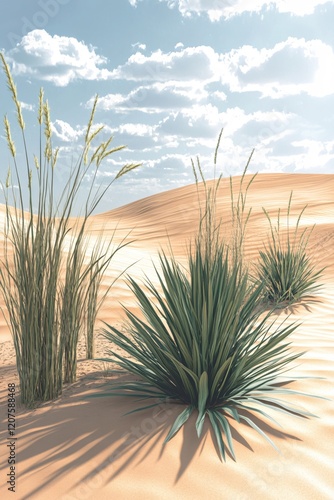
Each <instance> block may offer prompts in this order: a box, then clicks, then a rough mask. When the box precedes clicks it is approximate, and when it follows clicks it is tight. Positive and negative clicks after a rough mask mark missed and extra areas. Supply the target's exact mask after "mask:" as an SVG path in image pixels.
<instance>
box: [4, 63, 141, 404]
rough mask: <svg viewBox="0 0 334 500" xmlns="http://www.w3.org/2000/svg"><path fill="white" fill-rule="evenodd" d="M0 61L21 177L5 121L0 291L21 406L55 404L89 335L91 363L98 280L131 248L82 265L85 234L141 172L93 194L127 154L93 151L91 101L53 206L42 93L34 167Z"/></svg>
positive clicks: (103, 249)
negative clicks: (98, 212) (119, 188)
mask: <svg viewBox="0 0 334 500" xmlns="http://www.w3.org/2000/svg"><path fill="white" fill-rule="evenodd" d="M1 60H2V64H3V68H4V71H5V75H6V77H7V85H8V88H9V91H10V93H11V96H12V98H13V101H14V104H15V108H16V114H17V122H18V128H19V131H20V132H21V136H22V142H23V152H24V157H25V161H26V177H25V179H24V180H22V174H21V173H20V171H19V166H18V160H17V154H16V147H15V143H14V140H13V138H12V133H11V127H10V123H9V120H8V118H7V117H6V116H5V119H4V125H5V134H6V139H7V144H8V148H9V152H10V155H11V158H12V163H13V166H12V167H10V168H9V170H8V175H7V180H6V184H5V185H4V186H2V190H3V193H4V196H5V210H6V212H5V215H6V218H5V229H4V231H5V234H4V252H3V255H4V257H3V259H2V262H1V267H0V289H1V291H2V294H3V297H4V301H5V305H6V308H7V312H6V313H5V315H6V318H7V320H8V324H9V327H10V330H11V332H12V335H13V339H14V346H15V352H16V363H17V369H18V374H19V379H20V390H21V401H22V403H23V404H25V405H26V406H33V405H35V404H36V402H38V401H46V400H51V399H54V398H55V397H57V396H59V394H60V393H61V391H62V386H63V383H69V382H73V381H74V380H75V377H76V363H77V343H78V339H79V335H80V333H85V334H86V337H87V354H88V357H91V356H93V349H94V345H93V332H94V324H95V320H96V315H97V311H98V309H99V307H100V306H101V301H102V300H103V298H104V296H102V297H100V295H99V286H100V283H101V279H102V277H103V274H104V271H105V270H106V268H107V266H108V265H109V263H110V262H111V259H112V258H113V256H114V255H115V253H116V252H117V251H119V250H120V249H121V248H122V247H123V246H124V245H126V244H128V243H126V242H125V241H124V240H122V242H121V243H120V244H119V245H117V246H115V247H111V241H110V242H109V243H108V244H102V242H98V243H97V244H96V245H95V248H94V249H93V251H92V253H91V258H90V261H89V262H86V260H87V259H86V250H87V246H88V240H87V237H86V236H85V228H86V226H87V222H88V220H89V218H90V216H91V214H92V213H93V211H94V210H95V208H96V207H97V206H98V204H99V203H100V201H101V199H102V198H103V196H104V195H105V193H106V192H107V191H108V189H109V188H110V186H111V184H112V183H113V182H114V181H115V180H116V179H118V178H119V177H121V176H123V175H124V174H126V173H127V172H129V171H131V170H132V169H134V168H136V167H137V166H138V165H137V164H130V165H125V166H124V167H123V168H122V169H121V170H120V171H119V172H118V173H117V174H116V175H115V177H114V178H113V179H112V181H111V182H110V183H109V184H108V185H107V186H105V187H103V186H102V185H101V186H99V187H98V188H97V189H94V186H95V184H96V177H97V172H98V168H99V166H100V164H101V163H102V161H103V160H104V159H105V158H107V157H108V156H109V155H111V154H112V153H115V152H116V151H119V150H121V149H123V148H124V147H125V146H118V147H114V148H112V147H110V143H111V141H112V137H110V138H109V139H108V140H106V141H102V142H100V144H99V145H98V146H95V147H94V146H93V144H94V143H95V141H96V139H97V138H98V136H99V134H101V132H102V130H103V127H98V128H94V126H93V119H94V115H95V111H96V105H97V98H96V99H95V102H94V105H93V109H92V112H91V115H90V119H89V122H88V126H87V131H86V136H85V142H84V146H83V151H82V154H81V156H80V158H79V159H78V162H77V164H76V165H75V166H74V168H73V169H72V170H71V172H70V175H69V178H68V180H67V182H66V185H65V186H64V189H63V194H62V195H61V196H60V197H59V198H58V199H56V195H55V171H56V168H57V158H58V149H55V148H53V146H52V127H51V119H50V110H49V105H48V102H47V101H45V100H44V94H43V90H42V89H41V91H40V94H39V107H38V123H39V127H40V139H39V154H38V156H34V159H33V160H34V161H33V162H32V161H31V158H30V156H29V151H28V148H27V141H26V136H25V122H24V119H23V114H22V109H21V103H20V101H19V100H18V96H17V90H16V86H15V84H14V81H13V78H12V76H11V72H10V69H9V67H8V64H7V63H6V61H5V59H4V56H3V55H2V54H1ZM88 172H89V173H91V172H93V180H92V183H91V187H90V189H89V192H88V196H87V198H86V200H85V203H84V207H83V216H82V217H80V218H79V217H76V218H74V217H72V212H73V207H74V205H75V204H76V202H77V199H78V193H79V191H80V188H81V187H82V184H83V181H84V178H85V176H86V175H87V173H88ZM36 192H37V196H36ZM26 194H27V195H28V196H27V197H26ZM66 245H67V246H69V249H68V250H65V247H66Z"/></svg>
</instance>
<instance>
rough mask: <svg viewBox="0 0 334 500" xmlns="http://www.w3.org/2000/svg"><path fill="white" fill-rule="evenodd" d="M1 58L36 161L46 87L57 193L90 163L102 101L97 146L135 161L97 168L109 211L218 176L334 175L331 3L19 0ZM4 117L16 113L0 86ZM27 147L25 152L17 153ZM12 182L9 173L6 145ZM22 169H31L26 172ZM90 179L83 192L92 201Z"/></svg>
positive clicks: (0, 82)
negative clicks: (84, 160)
mask: <svg viewBox="0 0 334 500" xmlns="http://www.w3.org/2000/svg"><path fill="white" fill-rule="evenodd" d="M1 9H2V13H1V18H0V37H1V38H0V50H1V51H2V53H3V54H4V55H5V57H6V60H7V62H8V64H9V65H10V67H11V70H12V73H13V76H14V79H15V82H16V84H17V89H18V95H19V99H20V100H21V102H22V106H23V112H24V119H25V121H26V124H27V127H26V128H27V138H28V142H29V150H30V152H31V155H32V154H33V153H36V152H37V151H38V142H37V141H36V138H37V135H36V131H37V127H38V124H37V120H36V111H37V104H38V93H39V89H40V87H43V88H44V92H45V96H46V98H47V99H48V101H49V104H50V107H51V120H52V128H53V145H54V146H58V147H59V148H60V153H59V160H58V166H57V169H58V170H57V175H58V177H57V180H58V185H59V186H61V183H62V182H63V181H64V179H65V178H66V173H67V172H68V171H69V168H70V165H71V162H72V161H73V158H74V159H75V158H76V157H77V156H78V154H79V153H80V146H81V145H82V143H83V138H84V135H85V129H86V124H87V120H88V117H89V114H90V109H91V106H92V102H93V99H94V96H95V95H96V94H99V97H100V99H99V104H98V109H97V113H96V119H95V121H96V124H97V125H99V124H105V130H104V132H103V134H104V135H103V134H102V136H101V138H102V139H106V138H107V137H109V136H110V134H112V135H113V136H114V140H113V145H115V146H117V145H121V144H124V145H127V149H125V150H123V151H121V152H119V153H117V154H115V155H114V156H111V157H110V158H109V159H108V160H107V161H106V162H105V163H104V164H102V165H101V167H100V171H99V177H98V181H99V182H101V183H107V182H108V181H110V179H111V178H112V175H113V174H114V173H115V172H117V171H118V170H119V169H120V168H121V167H122V166H123V165H124V163H129V162H136V163H137V162H142V163H143V165H142V166H141V167H140V168H139V169H137V170H135V171H133V172H131V173H129V174H128V175H127V176H126V177H124V178H122V179H121V180H120V181H119V182H117V184H116V183H115V184H114V185H113V187H112V188H111V191H110V193H109V194H108V196H107V197H106V199H105V200H104V202H103V203H102V204H101V205H100V207H99V211H105V210H109V209H112V208H114V207H117V206H120V205H124V204H126V203H129V202H131V201H134V200H136V199H140V198H143V197H145V196H149V195H151V194H155V193H159V192H161V191H165V190H168V189H172V188H176V187H179V186H184V185H187V184H191V183H193V182H194V179H193V174H192V168H191V161H190V160H191V158H194V157H196V155H199V157H200V159H201V163H202V167H203V170H204V171H205V174H206V176H207V178H211V177H212V175H213V153H214V148H215V144H216V140H217V137H218V134H219V132H220V130H221V128H222V127H224V138H223V142H222V144H221V148H220V155H219V165H218V167H219V171H220V172H222V173H223V174H224V175H237V174H240V173H241V172H242V170H243V167H244V165H245V163H246V160H247V157H248V155H249V154H250V152H251V150H252V149H253V148H255V153H254V157H253V161H252V164H251V168H250V171H251V172H294V173H333V172H334V113H333V110H334V31H333V22H334V0H331V1H326V0H303V1H302V0H275V1H269V0H112V1H106V0H104V1H102V0H94V1H88V0H37V1H36V0H30V1H29V2H27V1H25V0H16V1H15V2H4V5H2V7H1ZM0 89H1V90H0V96H1V97H0V115H1V116H3V115H4V114H7V115H8V118H9V119H10V121H11V123H12V127H14V122H15V110H14V107H13V103H12V101H11V98H10V95H9V93H8V92H7V90H6V81H5V78H4V75H3V73H2V74H1V75H0ZM18 144H19V143H17V149H19V147H18ZM0 158H1V163H2V165H4V166H5V167H4V168H2V173H3V175H2V177H3V178H2V179H1V180H2V181H4V180H5V177H6V171H7V165H8V162H9V160H10V155H9V152H8V151H7V146H6V142H5V139H4V133H3V132H1V138H0ZM22 164H23V161H22ZM90 180H91V179H90V176H89V175H88V176H87V179H85V184H86V186H85V187H86V189H88V187H89V183H90Z"/></svg>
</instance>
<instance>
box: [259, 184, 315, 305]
mask: <svg viewBox="0 0 334 500" xmlns="http://www.w3.org/2000/svg"><path fill="white" fill-rule="evenodd" d="M291 201H292V193H291V194H290V198H289V203H288V209H287V215H286V221H287V223H286V226H287V227H286V233H285V235H284V234H282V228H281V213H280V210H279V211H278V217H277V225H276V226H274V224H273V223H272V220H271V218H270V215H269V213H268V212H267V211H266V210H265V209H263V211H264V213H265V215H266V217H267V219H268V221H269V224H270V236H271V237H270V238H269V241H268V242H267V244H265V245H264V250H261V251H260V252H259V254H260V259H259V261H258V263H257V264H256V268H255V269H256V271H255V273H254V276H255V281H256V280H257V281H258V282H259V283H261V285H262V286H263V295H264V301H265V302H267V303H269V304H270V305H271V306H275V307H280V306H283V305H284V306H286V305H291V304H293V303H295V302H298V301H299V300H301V299H302V298H303V297H305V296H307V295H310V294H312V293H313V292H315V291H316V290H318V289H319V287H320V286H321V285H320V284H317V282H318V280H319V278H320V277H321V275H322V271H323V270H324V269H320V270H316V267H315V266H314V265H313V264H312V260H311V257H310V256H309V255H308V254H307V247H308V242H309V238H310V235H311V233H312V230H313V228H314V226H313V228H311V230H309V228H307V227H306V228H305V229H303V230H302V231H300V229H299V226H300V220H301V217H302V215H303V213H304V211H305V209H306V206H305V207H304V208H303V210H302V211H301V212H300V214H299V216H298V219H297V222H296V225H295V229H294V231H293V232H292V233H291V232H290V211H291Z"/></svg>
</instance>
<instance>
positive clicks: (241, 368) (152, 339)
mask: <svg viewBox="0 0 334 500" xmlns="http://www.w3.org/2000/svg"><path fill="white" fill-rule="evenodd" d="M205 193H206V196H208V193H209V191H205ZM212 193H214V191H213V192H212V191H211V194H210V198H207V200H206V209H205V212H204V218H203V217H202V218H201V221H200V227H199V229H200V230H199V233H198V235H197V237H196V238H195V241H194V244H193V245H192V247H190V249H189V253H188V265H187V266H186V267H185V268H184V267H181V265H180V264H178V262H177V261H176V259H175V258H174V257H173V255H172V257H169V258H168V257H167V256H166V254H165V253H164V252H163V251H161V252H160V266H161V270H158V269H157V268H155V269H156V273H157V279H158V284H156V285H155V284H154V283H153V282H152V281H150V280H149V279H148V278H146V280H145V283H144V286H142V285H141V284H138V283H137V282H136V281H135V280H134V279H132V278H129V286H130V288H131V290H132V292H133V293H134V295H135V297H136V299H137V301H138V304H139V306H140V309H141V311H142V313H143V317H144V319H140V318H139V317H137V316H136V315H135V314H133V313H132V312H131V311H130V310H128V309H125V310H126V314H127V318H128V322H127V324H126V333H122V332H121V331H120V330H118V329H117V328H115V327H113V326H111V325H106V327H105V328H104V330H103V334H104V336H105V337H106V338H107V339H108V340H109V341H110V343H111V345H112V346H116V348H113V347H111V348H110V350H109V351H108V352H107V354H109V356H110V357H109V358H105V359H104V361H112V362H115V363H116V364H117V365H118V367H119V368H120V369H121V370H120V371H123V372H127V373H131V374H133V375H134V376H135V380H134V381H125V382H120V383H118V384H117V383H116V384H113V385H111V386H110V390H109V392H108V393H107V394H108V395H113V396H127V397H133V398H136V399H137V400H147V402H148V405H146V406H144V407H139V408H135V409H134V410H133V411H134V412H135V411H139V410H143V409H144V408H150V407H153V406H156V405H158V404H161V400H166V401H168V402H169V403H175V404H179V405H182V406H183V409H182V406H181V407H180V414H179V415H178V416H177V418H176V420H175V421H174V423H173V425H172V426H171V428H170V430H169V432H168V435H167V437H166V439H165V442H167V441H169V440H170V439H171V438H172V437H173V436H174V435H175V434H176V433H177V432H178V431H179V429H180V428H181V427H182V426H183V425H184V424H185V423H186V421H187V420H188V419H189V417H190V415H191V414H192V413H193V412H196V414H197V419H196V430H197V434H198V436H200V435H201V433H202V429H203V424H204V420H205V418H206V417H208V418H209V421H210V423H211V426H212V429H213V432H214V436H215V439H216V443H217V446H218V449H219V453H220V455H221V457H222V458H224V459H225V453H226V449H227V450H229V452H230V454H231V456H232V457H233V458H235V454H234V449H233V441H232V433H231V427H230V419H231V418H232V419H235V420H236V421H237V422H241V421H244V422H246V423H247V424H249V425H250V426H251V427H253V428H254V429H255V430H256V431H258V432H259V433H260V434H261V435H263V436H264V437H265V438H266V439H267V440H268V441H269V442H270V443H271V444H272V445H273V446H275V445H274V443H273V442H272V441H271V439H270V438H269V437H268V436H266V435H265V434H264V432H263V431H262V430H261V429H260V428H259V427H258V425H257V424H256V422H255V419H254V415H256V414H259V415H260V416H261V417H263V416H264V417H266V418H268V419H271V420H273V418H272V416H271V415H270V413H267V410H276V411H282V412H286V413H291V414H294V415H299V416H307V415H311V414H310V413H308V412H306V411H304V410H300V409H297V408H295V407H294V406H293V405H291V404H289V403H287V402H285V401H284V400H280V399H278V398H277V397H276V396H277V394H294V393H295V392H294V391H293V390H291V389H290V390H289V389H288V388H286V387H285V385H284V383H283V385H282V381H283V380H284V381H285V382H286V380H285V379H283V374H284V373H285V371H286V370H287V366H288V365H289V364H290V363H291V362H292V361H294V360H295V359H297V358H298V357H299V356H300V355H301V354H299V353H297V354H295V353H291V352H290V351H289V342H288V341H287V339H288V337H289V335H290V334H291V333H292V332H294V330H295V329H296V328H297V326H298V325H296V324H291V325H287V324H285V323H281V324H280V325H279V326H275V324H274V322H273V321H272V320H271V315H272V311H270V312H268V313H266V314H264V315H261V312H260V309H259V307H258V306H259V301H260V299H261V294H262V290H261V288H260V287H256V286H255V285H253V286H250V284H249V279H248V272H247V270H246V269H245V268H244V266H243V261H242V259H240V258H239V256H236V257H235V259H233V255H234V254H233V249H232V250H231V249H230V250H229V247H228V245H227V243H226V242H224V240H222V239H221V231H219V229H220V228H219V223H218V225H216V222H215V218H214V217H212V216H213V214H214V212H215V207H214V206H212V203H213V202H215V197H214V196H212ZM238 199H239V200H241V198H240V197H239V198H238ZM241 201H242V200H241ZM242 210H243V207H242V206H241V207H240V210H239V214H241V213H242ZM240 220H244V219H242V218H241V219H240ZM203 228H204V230H203V231H202V230H201V229H203ZM118 348H120V349H118ZM123 353H125V354H123ZM279 383H281V384H279ZM107 394H105V393H101V394H99V395H96V396H105V395H107ZM157 398H158V401H159V402H156V399H157ZM273 421H274V420H273Z"/></svg>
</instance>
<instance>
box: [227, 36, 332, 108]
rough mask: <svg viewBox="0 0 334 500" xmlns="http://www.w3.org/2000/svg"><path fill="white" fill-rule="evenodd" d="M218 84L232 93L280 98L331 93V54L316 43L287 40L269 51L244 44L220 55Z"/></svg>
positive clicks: (318, 41) (329, 48)
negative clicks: (248, 93)
mask: <svg viewBox="0 0 334 500" xmlns="http://www.w3.org/2000/svg"><path fill="white" fill-rule="evenodd" d="M221 60H222V73H221V79H222V83H224V84H226V85H228V86H229V88H230V90H231V91H234V92H249V91H257V92H260V93H261V94H262V96H265V97H272V98H280V97H285V96H288V95H297V94H301V93H302V92H306V93H307V94H309V95H311V96H315V97H322V96H326V95H330V94H333V92H334V52H333V49H332V48H331V47H330V46H329V45H327V44H325V43H324V42H322V41H320V40H305V39H304V38H301V39H297V38H292V37H290V38H288V39H287V40H286V41H284V42H280V43H277V44H276V45H275V46H274V47H273V48H272V49H265V48H264V49H256V48H254V47H251V46H249V45H244V46H243V47H241V48H239V49H232V50H231V51H230V52H228V53H226V54H223V55H222V56H221Z"/></svg>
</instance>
